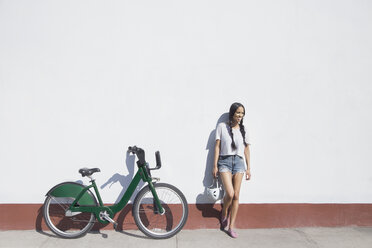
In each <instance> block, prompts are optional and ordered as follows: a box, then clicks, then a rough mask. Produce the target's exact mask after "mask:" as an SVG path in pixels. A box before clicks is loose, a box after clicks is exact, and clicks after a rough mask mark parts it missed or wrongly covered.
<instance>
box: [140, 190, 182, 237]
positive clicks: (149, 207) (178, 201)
mask: <svg viewBox="0 0 372 248" xmlns="http://www.w3.org/2000/svg"><path fill="white" fill-rule="evenodd" d="M154 187H155V190H156V193H157V195H158V197H159V200H160V204H161V205H162V207H163V208H164V210H165V213H163V214H160V213H159V211H158V210H157V207H156V206H155V200H154V197H153V195H152V193H151V190H150V188H149V187H145V188H143V189H142V190H141V191H140V192H139V193H138V195H137V197H136V199H135V201H134V205H133V215H134V220H135V222H136V224H137V226H138V228H139V229H140V230H141V231H142V232H143V233H144V234H146V235H147V236H149V237H151V238H155V239H165V238H170V237H172V236H174V235H175V234H177V233H178V232H179V231H181V229H182V228H183V226H184V225H185V223H186V220H187V217H188V206H187V201H186V198H185V196H184V195H183V194H182V192H181V191H180V190H179V189H177V188H176V187H174V186H173V185H170V184H165V183H156V184H155V185H154Z"/></svg>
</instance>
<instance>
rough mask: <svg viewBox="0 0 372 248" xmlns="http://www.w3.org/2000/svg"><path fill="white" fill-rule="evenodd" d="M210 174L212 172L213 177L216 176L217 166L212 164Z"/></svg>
mask: <svg viewBox="0 0 372 248" xmlns="http://www.w3.org/2000/svg"><path fill="white" fill-rule="evenodd" d="M212 174H213V177H214V178H217V174H218V168H217V166H213V171H212Z"/></svg>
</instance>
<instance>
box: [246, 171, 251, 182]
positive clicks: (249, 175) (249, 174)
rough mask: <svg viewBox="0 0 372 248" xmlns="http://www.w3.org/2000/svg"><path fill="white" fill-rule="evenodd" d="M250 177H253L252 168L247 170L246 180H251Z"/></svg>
mask: <svg viewBox="0 0 372 248" xmlns="http://www.w3.org/2000/svg"><path fill="white" fill-rule="evenodd" d="M249 179H251V170H250V169H247V170H246V171H245V180H249Z"/></svg>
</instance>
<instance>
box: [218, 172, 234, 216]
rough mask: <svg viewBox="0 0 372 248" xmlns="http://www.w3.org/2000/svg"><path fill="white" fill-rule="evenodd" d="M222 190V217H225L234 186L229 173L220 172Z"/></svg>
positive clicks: (232, 196)
mask: <svg viewBox="0 0 372 248" xmlns="http://www.w3.org/2000/svg"><path fill="white" fill-rule="evenodd" d="M220 176H221V180H222V184H223V188H224V190H225V197H224V198H223V205H222V216H223V217H227V215H228V211H229V208H230V205H231V203H232V200H233V198H234V186H233V182H232V175H231V173H230V172H220Z"/></svg>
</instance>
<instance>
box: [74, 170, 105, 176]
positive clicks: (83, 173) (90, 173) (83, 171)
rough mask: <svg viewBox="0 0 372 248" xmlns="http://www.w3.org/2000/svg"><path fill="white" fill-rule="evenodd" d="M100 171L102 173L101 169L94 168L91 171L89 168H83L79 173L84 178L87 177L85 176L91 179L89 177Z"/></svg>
mask: <svg viewBox="0 0 372 248" xmlns="http://www.w3.org/2000/svg"><path fill="white" fill-rule="evenodd" d="M100 171H101V170H100V169H99V168H92V169H89V168H81V169H80V170H79V173H80V174H81V175H82V176H83V177H85V176H87V177H89V176H91V175H93V173H95V172H100Z"/></svg>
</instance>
